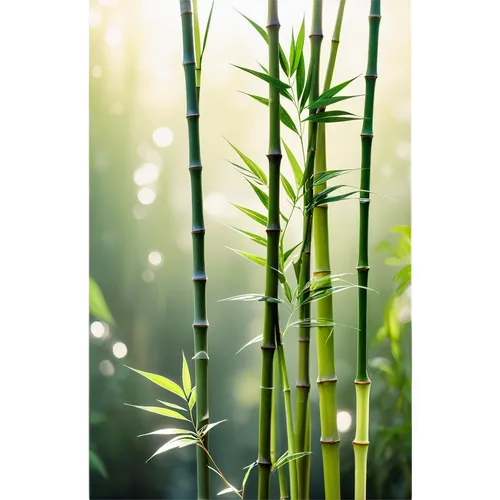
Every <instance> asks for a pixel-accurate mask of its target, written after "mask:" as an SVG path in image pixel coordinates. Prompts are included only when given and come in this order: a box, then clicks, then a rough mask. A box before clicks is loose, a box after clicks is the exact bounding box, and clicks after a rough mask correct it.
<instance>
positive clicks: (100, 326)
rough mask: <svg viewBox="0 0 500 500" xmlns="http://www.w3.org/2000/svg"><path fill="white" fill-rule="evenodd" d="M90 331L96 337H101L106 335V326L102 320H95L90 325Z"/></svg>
mask: <svg viewBox="0 0 500 500" xmlns="http://www.w3.org/2000/svg"><path fill="white" fill-rule="evenodd" d="M90 333H91V334H92V335H93V336H94V337H95V338H96V339H101V338H103V337H104V336H105V335H106V326H105V325H104V323H101V322H100V321H93V322H92V324H91V325H90Z"/></svg>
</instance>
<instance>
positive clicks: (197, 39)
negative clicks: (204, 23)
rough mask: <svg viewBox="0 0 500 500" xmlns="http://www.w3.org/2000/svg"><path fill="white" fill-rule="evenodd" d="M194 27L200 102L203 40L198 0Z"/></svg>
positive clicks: (195, 6) (196, 0)
mask: <svg viewBox="0 0 500 500" xmlns="http://www.w3.org/2000/svg"><path fill="white" fill-rule="evenodd" d="M193 29H194V54H195V61H196V69H195V71H196V96H197V98H198V105H199V104H200V87H201V41H200V17H199V15H198V0H193Z"/></svg>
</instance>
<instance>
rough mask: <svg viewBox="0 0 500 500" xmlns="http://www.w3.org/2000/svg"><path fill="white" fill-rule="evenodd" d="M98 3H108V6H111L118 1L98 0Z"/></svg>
mask: <svg viewBox="0 0 500 500" xmlns="http://www.w3.org/2000/svg"><path fill="white" fill-rule="evenodd" d="M99 3H100V4H101V5H109V6H112V5H116V4H117V3H118V0H99Z"/></svg>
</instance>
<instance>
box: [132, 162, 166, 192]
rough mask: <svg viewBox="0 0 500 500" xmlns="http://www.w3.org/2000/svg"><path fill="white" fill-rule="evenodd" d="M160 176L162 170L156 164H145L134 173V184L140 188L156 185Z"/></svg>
mask: <svg viewBox="0 0 500 500" xmlns="http://www.w3.org/2000/svg"><path fill="white" fill-rule="evenodd" d="M159 175H160V169H159V167H158V165H156V164H154V163H149V162H148V163H143V164H142V165H141V166H140V167H139V168H137V169H136V171H135V172H134V182H135V183H136V184H137V185H138V186H147V185H148V184H154V183H155V182H156V181H157V180H158V176H159Z"/></svg>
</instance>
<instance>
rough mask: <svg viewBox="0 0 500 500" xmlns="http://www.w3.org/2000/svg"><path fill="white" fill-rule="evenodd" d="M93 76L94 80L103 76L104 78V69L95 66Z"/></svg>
mask: <svg viewBox="0 0 500 500" xmlns="http://www.w3.org/2000/svg"><path fill="white" fill-rule="evenodd" d="M92 76H93V77H94V78H101V76H102V68H101V67H100V66H94V67H93V68H92Z"/></svg>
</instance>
